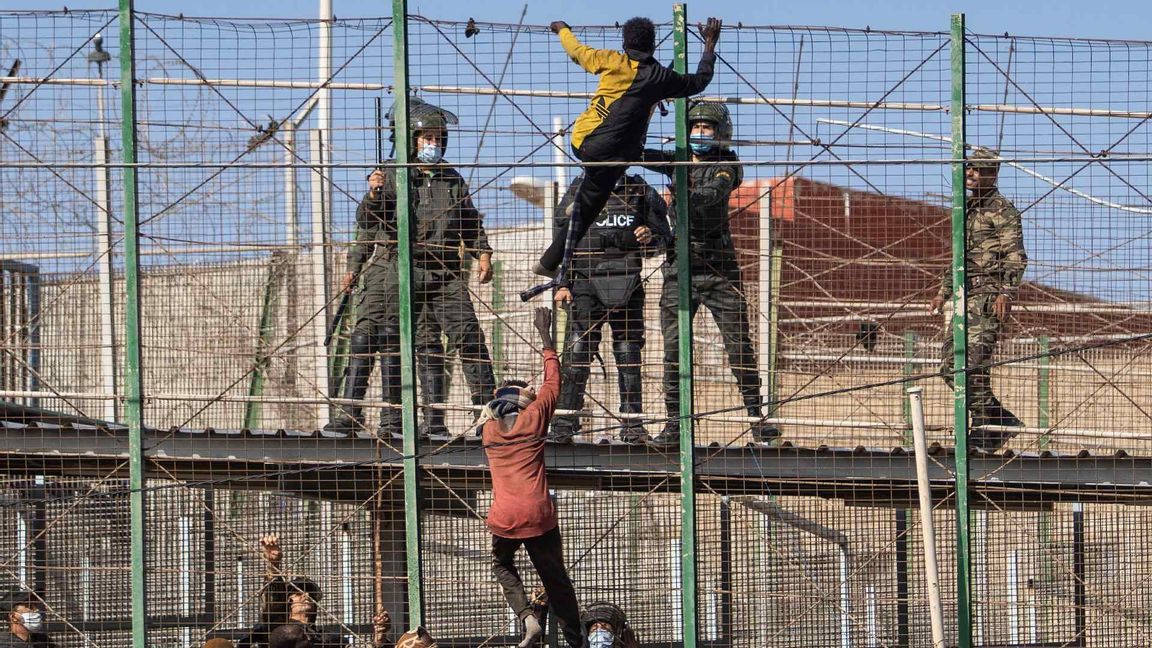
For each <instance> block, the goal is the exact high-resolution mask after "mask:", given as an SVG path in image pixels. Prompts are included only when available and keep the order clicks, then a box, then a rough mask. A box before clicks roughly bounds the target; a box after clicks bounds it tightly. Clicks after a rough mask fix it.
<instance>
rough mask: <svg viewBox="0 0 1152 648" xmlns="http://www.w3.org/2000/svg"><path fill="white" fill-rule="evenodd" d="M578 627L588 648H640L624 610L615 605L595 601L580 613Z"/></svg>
mask: <svg viewBox="0 0 1152 648" xmlns="http://www.w3.org/2000/svg"><path fill="white" fill-rule="evenodd" d="M580 625H581V626H582V627H583V628H584V633H585V634H586V635H587V636H588V648H640V639H639V637H638V636H637V635H636V631H635V630H633V629H632V626H631V625H629V624H628V618H627V617H625V616H624V610H621V609H620V606H618V605H616V604H615V603H608V602H607V601H595V602H593V603H590V604H588V607H586V608H584V611H583V612H581V613H580Z"/></svg>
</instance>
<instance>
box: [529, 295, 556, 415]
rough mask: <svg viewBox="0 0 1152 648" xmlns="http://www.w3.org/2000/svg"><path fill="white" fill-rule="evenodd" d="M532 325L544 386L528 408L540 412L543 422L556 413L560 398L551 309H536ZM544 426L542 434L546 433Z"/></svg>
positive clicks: (543, 307)
mask: <svg viewBox="0 0 1152 648" xmlns="http://www.w3.org/2000/svg"><path fill="white" fill-rule="evenodd" d="M532 325H533V326H534V327H535V328H536V333H537V334H538V335H539V336H540V346H541V347H542V350H541V352H540V355H541V356H542V357H543V359H544V384H543V385H541V386H540V391H538V392H536V400H535V401H533V402H532V404H531V405H529V406H528V407H531V408H534V409H538V410H540V413H541V415H542V416H543V418H544V419H545V420H547V419H550V418H552V414H553V413H554V412H555V411H556V400H557V399H558V398H559V397H560V359H559V358H558V357H557V356H556V342H555V341H554V340H553V339H552V309H551V308H548V307H546V306H540V307H538V308H536V311H535V313H534V315H533V319H532ZM547 428H548V426H544V429H543V431H542V433H547Z"/></svg>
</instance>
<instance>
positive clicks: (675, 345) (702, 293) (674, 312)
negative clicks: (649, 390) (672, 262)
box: [660, 273, 761, 417]
mask: <svg viewBox="0 0 1152 648" xmlns="http://www.w3.org/2000/svg"><path fill="white" fill-rule="evenodd" d="M691 281H692V301H691V304H690V305H689V312H690V313H691V315H692V317H693V318H695V317H696V312H697V311H698V310H699V309H700V306H701V305H703V306H705V307H707V308H708V310H710V311H712V318H713V319H714V320H716V327H717V328H719V329H720V336H721V338H722V340H723V342H724V350H725V351H727V352H728V367H729V368H730V369H731V370H732V376H733V377H735V378H736V386H737V388H739V390H740V396H741V398H742V399H743V401H744V407H745V408H746V409H747V410H748V415H749V416H761V400H760V375H759V374H758V373H757V370H756V349H755V348H754V347H753V346H752V338H751V336H750V331H751V330H752V329H751V326H749V323H748V302H747V300H745V299H744V294H743V293H742V292H741V291H740V286H739V284H738V282H737V281H735V280H733V279H730V278H728V277H722V276H720V275H718V274H712V273H699V274H693V275H692V278H691ZM679 306H680V289H679V287H678V286H677V285H676V277H675V275H668V276H666V277H665V279H664V287H663V289H662V291H661V292H660V328H661V330H662V331H663V333H664V405H665V407H667V409H668V416H669V417H678V416H679V415H680V371H679V363H680V326H679V319H678V317H679V314H678V311H679Z"/></svg>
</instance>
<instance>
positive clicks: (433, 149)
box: [416, 144, 444, 164]
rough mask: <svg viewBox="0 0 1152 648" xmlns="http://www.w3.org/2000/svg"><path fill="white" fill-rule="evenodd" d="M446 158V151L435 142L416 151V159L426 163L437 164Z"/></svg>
mask: <svg viewBox="0 0 1152 648" xmlns="http://www.w3.org/2000/svg"><path fill="white" fill-rule="evenodd" d="M443 158H444V151H443V149H441V148H440V147H439V146H437V145H435V144H428V145H426V146H422V147H421V148H420V150H419V151H417V153H416V159H417V160H420V161H421V162H423V163H425V164H436V163H437V162H439V161H440V160H442V159H443Z"/></svg>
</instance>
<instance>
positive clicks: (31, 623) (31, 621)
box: [20, 612, 44, 632]
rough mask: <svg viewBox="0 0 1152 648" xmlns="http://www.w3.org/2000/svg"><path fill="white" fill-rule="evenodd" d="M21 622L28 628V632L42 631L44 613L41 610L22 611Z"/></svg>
mask: <svg viewBox="0 0 1152 648" xmlns="http://www.w3.org/2000/svg"><path fill="white" fill-rule="evenodd" d="M20 623H21V624H23V626H24V627H25V628H28V632H40V629H41V628H43V627H44V615H43V614H40V613H39V612H21V613H20Z"/></svg>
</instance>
